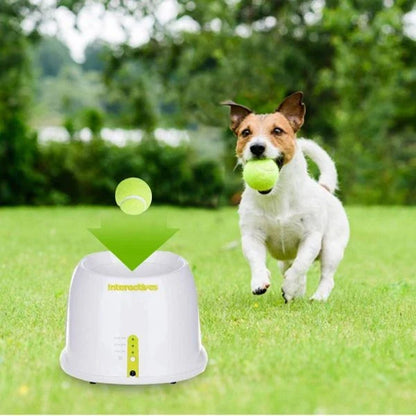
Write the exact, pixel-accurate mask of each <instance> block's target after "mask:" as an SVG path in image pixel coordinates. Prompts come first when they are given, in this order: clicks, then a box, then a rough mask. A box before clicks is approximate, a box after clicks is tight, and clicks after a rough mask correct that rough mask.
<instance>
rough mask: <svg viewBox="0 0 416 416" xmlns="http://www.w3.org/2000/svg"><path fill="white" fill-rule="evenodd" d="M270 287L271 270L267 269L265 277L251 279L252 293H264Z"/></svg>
mask: <svg viewBox="0 0 416 416" xmlns="http://www.w3.org/2000/svg"><path fill="white" fill-rule="evenodd" d="M269 287H270V272H269V271H268V270H267V273H266V275H265V276H263V279H251V293H252V294H253V295H263V294H264V293H266V292H267V289H268V288H269Z"/></svg>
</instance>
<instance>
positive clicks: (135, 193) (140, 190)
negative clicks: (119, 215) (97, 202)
mask: <svg viewBox="0 0 416 416" xmlns="http://www.w3.org/2000/svg"><path fill="white" fill-rule="evenodd" d="M116 202H117V205H118V206H119V207H120V209H121V210H122V211H123V212H125V213H126V214H129V215H139V214H141V213H143V212H144V211H146V210H147V208H149V206H150V204H151V202H152V191H151V189H150V187H149V185H148V184H147V183H146V182H145V181H144V180H142V179H139V178H127V179H124V180H122V181H121V182H120V183H119V184H118V185H117V188H116Z"/></svg>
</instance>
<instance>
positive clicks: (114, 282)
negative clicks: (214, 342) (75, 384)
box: [60, 251, 208, 384]
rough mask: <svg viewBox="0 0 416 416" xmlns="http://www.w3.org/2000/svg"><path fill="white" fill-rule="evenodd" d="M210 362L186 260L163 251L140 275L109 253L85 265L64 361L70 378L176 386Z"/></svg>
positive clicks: (76, 283)
mask: <svg viewBox="0 0 416 416" xmlns="http://www.w3.org/2000/svg"><path fill="white" fill-rule="evenodd" d="M135 340H137V341H135ZM130 341H131V343H132V345H128V344H129V343H130ZM136 350H137V351H136ZM207 360H208V358H207V354H206V352H205V349H204V347H203V346H202V345H201V337H200V328H199V315H198V304H197V294H196V289H195V284H194V279H193V276H192V273H191V271H190V269H189V266H188V263H187V262H186V260H185V259H183V258H182V257H180V256H178V255H176V254H174V253H170V252H167V251H156V252H155V253H153V254H152V255H151V256H150V257H149V258H148V259H147V260H146V261H145V262H144V263H142V264H141V265H140V266H139V267H138V268H137V269H135V270H134V271H130V270H129V269H128V268H127V267H125V266H124V265H123V264H122V263H121V262H120V261H119V260H118V259H117V258H116V257H115V256H114V255H113V254H111V253H110V252H109V251H103V252H99V253H93V254H90V255H88V256H86V257H84V258H83V259H82V260H81V262H80V263H79V264H78V266H77V267H76V269H75V271H74V274H73V276H72V282H71V287H70V293H69V299H68V311H67V329H66V346H65V348H64V350H63V351H62V353H61V358H60V362H61V367H62V369H63V370H64V371H65V372H66V373H67V374H69V375H71V376H73V377H76V378H79V379H82V380H86V381H90V382H99V383H111V384H156V383H171V382H176V381H180V380H185V379H188V378H191V377H194V376H196V375H198V374H200V373H202V372H203V371H204V370H205V367H206V365H207ZM136 363H137V365H136ZM135 366H136V367H135ZM136 369H137V372H136ZM131 371H134V373H135V374H133V375H131V374H130V372H131Z"/></svg>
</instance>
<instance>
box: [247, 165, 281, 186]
mask: <svg viewBox="0 0 416 416" xmlns="http://www.w3.org/2000/svg"><path fill="white" fill-rule="evenodd" d="M278 177H279V168H278V167H277V165H276V163H275V161H274V160H272V159H259V160H250V161H248V162H247V163H246V164H245V166H244V169H243V178H244V180H245V181H246V183H247V185H248V186H249V187H250V188H253V189H255V190H256V191H269V190H270V189H272V188H273V186H274V184H275V183H276V181H277V179H278Z"/></svg>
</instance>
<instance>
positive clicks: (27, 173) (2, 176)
mask: <svg viewBox="0 0 416 416" xmlns="http://www.w3.org/2000/svg"><path fill="white" fill-rule="evenodd" d="M33 8H34V6H33V5H32V3H31V2H30V1H24V0H3V1H2V2H1V3H0V203H1V204H2V205H5V204H16V203H28V202H31V201H32V200H33V199H34V196H35V195H36V192H37V189H36V187H37V185H38V183H39V180H40V177H39V176H38V175H37V174H36V173H35V171H34V163H35V157H36V149H37V142H36V136H35V135H34V134H33V133H32V132H31V131H30V130H29V128H28V127H27V119H28V111H27V110H28V104H29V102H30V98H31V87H30V70H29V65H28V63H29V59H28V43H29V41H30V40H31V39H34V38H35V35H34V33H33V34H32V35H30V34H25V33H23V30H22V27H21V22H22V20H23V19H24V17H25V16H26V15H27V13H29V12H30V10H32V9H33Z"/></svg>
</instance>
